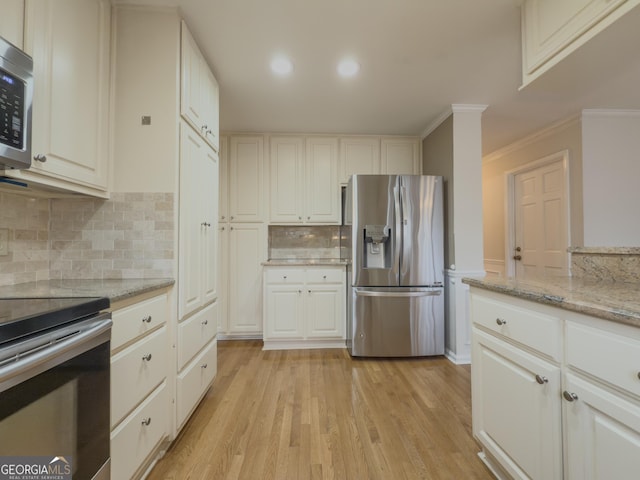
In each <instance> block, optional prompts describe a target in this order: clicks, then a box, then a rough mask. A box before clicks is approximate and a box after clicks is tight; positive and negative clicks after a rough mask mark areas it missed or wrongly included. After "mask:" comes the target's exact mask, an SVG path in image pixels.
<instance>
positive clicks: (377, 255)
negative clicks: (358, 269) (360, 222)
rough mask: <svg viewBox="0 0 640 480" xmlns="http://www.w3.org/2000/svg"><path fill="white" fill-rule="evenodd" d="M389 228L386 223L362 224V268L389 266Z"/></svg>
mask: <svg viewBox="0 0 640 480" xmlns="http://www.w3.org/2000/svg"><path fill="white" fill-rule="evenodd" d="M390 236H391V229H390V228H389V227H388V226H387V225H365V226H364V247H365V248H364V258H363V264H364V265H363V266H364V268H390V267H391V245H390V243H391V242H389V238H390Z"/></svg>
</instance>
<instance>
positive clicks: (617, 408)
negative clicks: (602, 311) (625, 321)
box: [471, 287, 640, 480]
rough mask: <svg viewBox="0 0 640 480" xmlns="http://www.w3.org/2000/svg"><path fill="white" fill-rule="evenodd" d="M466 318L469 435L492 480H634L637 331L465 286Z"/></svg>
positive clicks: (638, 458)
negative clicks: (470, 410)
mask: <svg viewBox="0 0 640 480" xmlns="http://www.w3.org/2000/svg"><path fill="white" fill-rule="evenodd" d="M471 311H472V320H473V328H472V365H473V367H472V407H473V433H474V436H475V437H476V438H477V439H478V441H479V442H480V444H481V445H482V449H483V451H482V453H481V457H482V458H483V460H484V461H485V463H487V465H488V466H489V468H491V470H492V471H493V472H494V473H495V474H496V475H497V476H498V478H523V479H524V478H527V479H544V480H547V479H561V478H564V479H571V480H587V479H588V480H609V479H616V480H620V479H635V478H638V472H639V471H640V364H639V363H638V359H640V328H637V327H631V326H627V325H622V324H618V323H615V322H610V321H607V320H601V319H598V318H594V317H591V316H587V315H582V314H577V313H574V312H569V311H567V310H563V309H560V308H554V307H549V306H545V305H541V304H538V303H534V302H530V301H526V300H521V299H518V298H514V297H510V296H508V295H502V294H497V293H493V292H487V291H485V290H482V289H477V288H473V287H472V288H471ZM534 330H535V332H534ZM527 331H529V332H530V334H528V335H523V333H525V332H527ZM545 337H546V338H547V341H546V342H545V341H544V338H545ZM558 349H559V350H558Z"/></svg>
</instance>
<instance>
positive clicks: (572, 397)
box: [562, 390, 578, 402]
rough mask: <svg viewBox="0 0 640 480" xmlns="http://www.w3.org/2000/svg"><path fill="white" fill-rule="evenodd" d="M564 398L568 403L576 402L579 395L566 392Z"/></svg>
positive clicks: (563, 394)
mask: <svg viewBox="0 0 640 480" xmlns="http://www.w3.org/2000/svg"><path fill="white" fill-rule="evenodd" d="M562 396H563V397H564V399H565V400H566V401H568V402H575V401H576V400H577V399H578V395H576V394H575V393H573V392H567V391H566V390H565V391H564V392H562Z"/></svg>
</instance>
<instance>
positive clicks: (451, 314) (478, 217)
mask: <svg viewBox="0 0 640 480" xmlns="http://www.w3.org/2000/svg"><path fill="white" fill-rule="evenodd" d="M485 109H486V105H452V111H453V179H454V182H453V189H454V191H453V213H454V224H453V234H454V241H453V243H454V252H455V255H454V258H455V265H449V266H448V269H447V271H446V282H447V287H448V288H447V290H448V292H447V297H448V302H447V308H448V319H449V325H448V329H447V333H448V335H447V345H446V355H447V357H448V358H449V359H450V360H451V361H453V362H454V363H469V362H471V319H470V317H469V287H468V285H466V284H464V283H462V277H477V276H484V274H485V271H484V253H483V241H482V112H483V111H484V110H485Z"/></svg>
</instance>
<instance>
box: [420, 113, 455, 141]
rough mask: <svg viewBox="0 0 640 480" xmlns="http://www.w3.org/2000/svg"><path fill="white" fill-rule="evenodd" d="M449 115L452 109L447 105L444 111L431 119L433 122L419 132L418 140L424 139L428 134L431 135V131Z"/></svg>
mask: <svg viewBox="0 0 640 480" xmlns="http://www.w3.org/2000/svg"><path fill="white" fill-rule="evenodd" d="M451 115H453V110H452V109H451V107H447V108H446V109H445V111H444V112H442V113H441V114H440V115H438V116H437V117H436V118H435V120H433V122H431V123H430V124H429V125H427V128H425V129H424V131H423V132H422V134H420V140H424V139H425V138H427V137H428V136H429V135H431V133H432V132H433V131H434V130H435V129H436V128H438V127H439V126H440V125H442V123H443V122H444V121H445V120H446V119H447V118H449V117H450V116H451Z"/></svg>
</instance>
